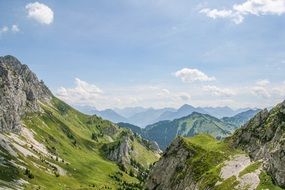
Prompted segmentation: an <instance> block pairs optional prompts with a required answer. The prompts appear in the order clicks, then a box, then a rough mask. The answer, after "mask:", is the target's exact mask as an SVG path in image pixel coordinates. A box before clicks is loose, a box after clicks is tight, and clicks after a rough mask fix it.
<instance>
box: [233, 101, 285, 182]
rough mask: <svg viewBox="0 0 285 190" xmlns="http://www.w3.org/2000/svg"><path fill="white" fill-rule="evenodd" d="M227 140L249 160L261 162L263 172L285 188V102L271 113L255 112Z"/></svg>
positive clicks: (264, 111) (265, 111)
mask: <svg viewBox="0 0 285 190" xmlns="http://www.w3.org/2000/svg"><path fill="white" fill-rule="evenodd" d="M230 141H231V143H232V144H233V146H234V147H239V148H242V149H243V150H245V151H246V152H248V154H249V155H250V157H251V158H252V159H253V160H259V159H263V160H264V162H265V169H266V171H267V172H268V173H269V174H270V175H271V176H272V177H273V179H274V181H275V182H276V183H277V184H278V185H280V186H282V187H285V169H284V168H285V101H284V102H283V103H280V104H278V105H277V106H276V107H274V108H273V109H272V110H271V111H268V110H266V109H265V110H263V111H262V112H260V113H258V114H257V115H256V116H255V117H254V118H253V119H251V120H250V121H249V122H248V123H247V124H246V125H244V126H243V127H242V128H241V129H240V130H238V131H236V133H235V134H234V135H233V137H231V138H230Z"/></svg>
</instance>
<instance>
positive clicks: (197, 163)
mask: <svg viewBox="0 0 285 190" xmlns="http://www.w3.org/2000/svg"><path fill="white" fill-rule="evenodd" d="M183 139H184V142H185V144H186V146H187V148H188V149H192V150H193V149H194V150H195V151H196V155H195V157H194V158H191V159H189V161H188V165H190V166H191V167H192V168H193V174H194V178H195V180H196V181H199V183H198V184H199V188H200V189H206V188H207V187H214V186H215V184H216V182H217V181H219V180H220V177H219V175H220V170H221V168H222V167H223V162H224V161H226V160H228V159H229V158H230V156H233V155H236V154H241V153H244V152H243V151H241V150H238V149H233V148H231V147H230V146H229V145H228V144H227V143H226V142H223V141H217V140H216V139H215V138H213V137H211V136H209V135H204V134H202V135H197V136H195V137H192V138H185V137H184V138H183ZM260 166H261V163H260V162H255V163H253V164H251V165H249V166H248V167H247V168H245V169H244V170H243V171H241V172H240V176H242V175H245V174H247V173H251V172H253V171H255V170H256V169H258V168H259V167H260ZM259 178H260V184H259V186H258V188H257V189H258V190H261V189H270V190H281V188H280V187H278V186H276V185H274V184H273V181H272V179H271V177H270V176H269V175H267V174H266V173H265V172H262V173H261V174H260V176H259ZM238 183H239V182H238V181H236V177H235V176H233V177H230V178H228V179H227V180H225V181H223V182H222V183H221V184H220V185H218V186H215V187H214V189H216V190H222V189H225V190H227V189H234V187H235V186H236V185H238Z"/></svg>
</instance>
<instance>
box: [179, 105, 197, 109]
mask: <svg viewBox="0 0 285 190" xmlns="http://www.w3.org/2000/svg"><path fill="white" fill-rule="evenodd" d="M188 109H194V107H193V106H191V105H189V104H184V105H183V106H181V107H180V108H179V109H178V110H188Z"/></svg>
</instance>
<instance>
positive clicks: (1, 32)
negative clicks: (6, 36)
mask: <svg viewBox="0 0 285 190" xmlns="http://www.w3.org/2000/svg"><path fill="white" fill-rule="evenodd" d="M8 31H9V28H8V26H3V27H2V28H1V29H0V34H3V33H6V32H8Z"/></svg>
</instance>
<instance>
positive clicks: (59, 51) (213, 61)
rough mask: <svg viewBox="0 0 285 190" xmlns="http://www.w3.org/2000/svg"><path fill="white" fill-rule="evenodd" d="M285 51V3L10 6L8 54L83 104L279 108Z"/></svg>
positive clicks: (6, 1) (52, 2)
mask: <svg viewBox="0 0 285 190" xmlns="http://www.w3.org/2000/svg"><path fill="white" fill-rule="evenodd" d="M35 10H38V12H36V13H35V12H33V11H35ZM284 44H285V0H272V1H270V0H239V1H231V0H227V1H225V0H219V1H217V0H212V1H207V0H206V1H200V0H199V1H198V0H192V1H190V0H156V1H153V0H110V1H105V0H96V1H94V0H85V1H56V0H45V1H38V2H35V1H26V0H13V1H10V0H0V53H1V55H7V54H11V55H14V56H16V57H17V58H18V59H19V60H20V61H21V62H23V63H25V64H27V65H28V66H29V67H30V68H31V69H32V70H33V71H34V72H35V73H36V74H37V75H38V76H39V78H40V79H43V80H44V81H45V83H46V84H47V85H48V86H49V87H50V89H51V90H52V91H53V92H54V94H56V95H57V96H58V97H60V98H62V99H63V100H65V101H66V102H68V103H70V104H73V105H91V106H95V107H97V108H99V109H104V108H113V107H125V106H144V107H150V106H152V107H168V106H171V107H178V106H180V105H182V104H184V103H188V104H192V105H195V106H225V105H228V106H231V107H234V108H237V107H266V106H271V105H273V104H276V103H278V102H280V101H282V100H283V99H284V98H285V96H284V94H285V75H284V73H285V67H284V65H285V53H284V52H285V45H284Z"/></svg>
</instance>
